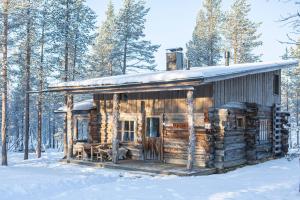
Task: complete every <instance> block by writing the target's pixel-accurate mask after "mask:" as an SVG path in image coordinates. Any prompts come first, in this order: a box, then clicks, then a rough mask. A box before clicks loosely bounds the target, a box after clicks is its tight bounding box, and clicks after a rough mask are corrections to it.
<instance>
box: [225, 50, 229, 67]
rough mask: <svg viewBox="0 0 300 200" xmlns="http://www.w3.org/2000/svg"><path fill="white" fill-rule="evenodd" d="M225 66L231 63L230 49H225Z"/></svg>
mask: <svg viewBox="0 0 300 200" xmlns="http://www.w3.org/2000/svg"><path fill="white" fill-rule="evenodd" d="M224 57H225V66H229V63H230V51H225V56H224Z"/></svg>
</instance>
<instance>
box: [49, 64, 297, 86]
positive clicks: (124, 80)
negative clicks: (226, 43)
mask: <svg viewBox="0 0 300 200" xmlns="http://www.w3.org/2000/svg"><path fill="white" fill-rule="evenodd" d="M296 65H298V61H297V60H289V61H277V62H260V63H250V64H249V63H248V64H238V65H231V66H210V67H195V68H192V69H191V70H176V71H160V72H152V73H143V74H128V75H119V76H111V77H103V78H94V79H88V80H82V81H71V82H62V83H56V84H50V86H49V88H50V89H51V88H59V87H93V86H98V87H99V86H103V87H104V86H119V85H130V84H145V83H155V82H171V81H180V80H191V79H205V80H206V81H207V82H209V80H212V79H213V78H215V77H222V76H228V75H232V76H235V77H239V76H244V75H247V74H253V73H261V72H268V71H274V70H278V69H281V68H286V67H291V66H296Z"/></svg>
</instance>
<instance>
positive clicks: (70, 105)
mask: <svg viewBox="0 0 300 200" xmlns="http://www.w3.org/2000/svg"><path fill="white" fill-rule="evenodd" d="M72 110H73V95H71V94H67V136H68V141H69V142H68V143H69V144H68V155H67V159H68V160H70V159H71V158H72V157H73V133H72V128H73V112H72Z"/></svg>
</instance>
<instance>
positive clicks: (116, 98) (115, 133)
mask: <svg viewBox="0 0 300 200" xmlns="http://www.w3.org/2000/svg"><path fill="white" fill-rule="evenodd" d="M118 124H119V95H118V94H114V96H113V132H112V134H113V135H112V161H113V163H115V164H116V163H117V162H118V149H119V141H118Z"/></svg>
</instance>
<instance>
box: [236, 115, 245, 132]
mask: <svg viewBox="0 0 300 200" xmlns="http://www.w3.org/2000/svg"><path fill="white" fill-rule="evenodd" d="M235 121H236V128H237V129H245V117H243V116H237V117H236V119H235ZM239 122H241V125H240V124H239Z"/></svg>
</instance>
